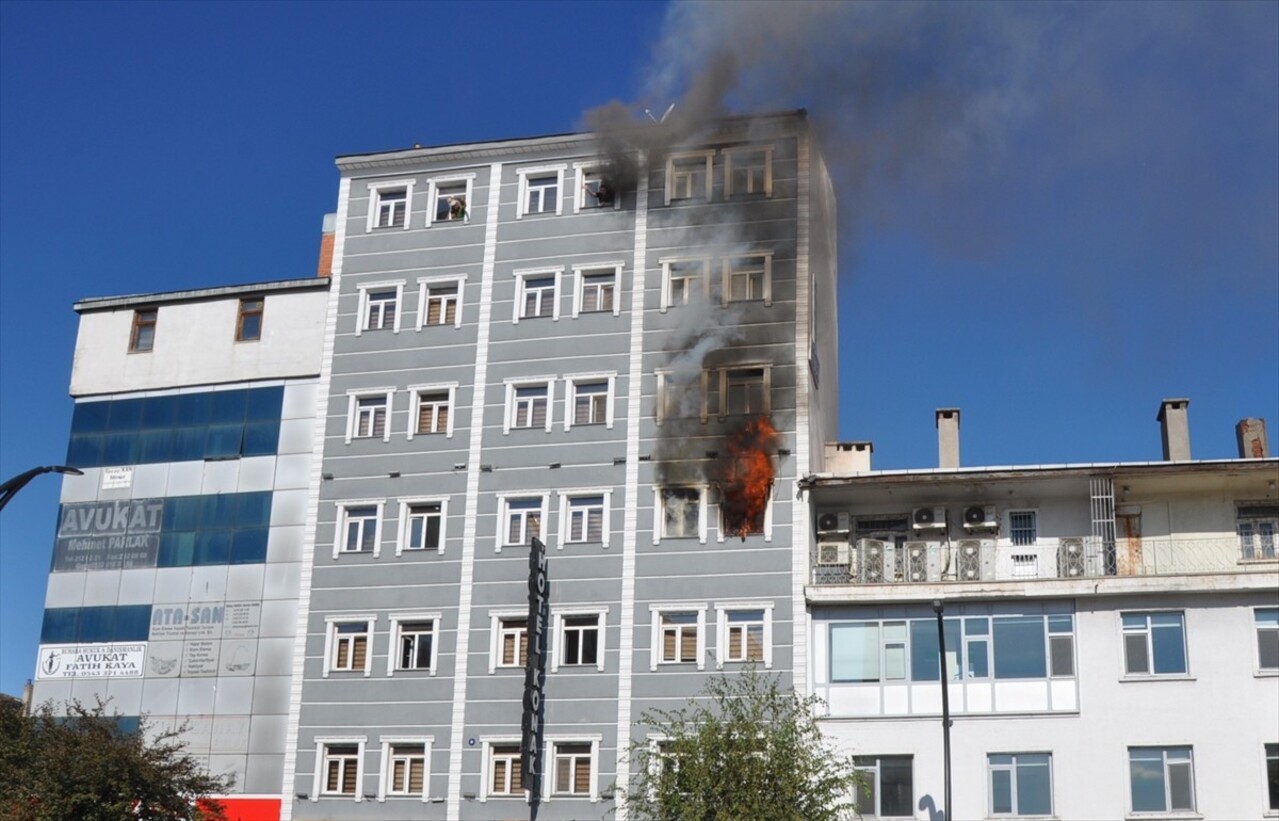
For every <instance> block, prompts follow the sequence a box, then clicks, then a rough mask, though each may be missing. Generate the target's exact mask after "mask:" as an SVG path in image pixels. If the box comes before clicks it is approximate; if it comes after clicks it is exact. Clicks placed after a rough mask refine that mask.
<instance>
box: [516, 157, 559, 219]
mask: <svg viewBox="0 0 1279 821" xmlns="http://www.w3.org/2000/svg"><path fill="white" fill-rule="evenodd" d="M517 173H518V174H519V182H520V185H519V188H520V190H519V197H520V200H519V209H518V210H517V212H516V215H515V216H516V218H517V219H518V218H520V217H525V216H528V215H530V214H558V213H560V211H561V208H562V207H563V206H562V202H561V197H560V191H561V189H562V188H563V185H564V166H562V165H558V166H547V167H544V168H521V169H519V171H518V172H517Z"/></svg>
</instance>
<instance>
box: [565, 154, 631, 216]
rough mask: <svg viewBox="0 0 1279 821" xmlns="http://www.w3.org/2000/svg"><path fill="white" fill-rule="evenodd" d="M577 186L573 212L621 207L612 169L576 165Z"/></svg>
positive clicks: (594, 165)
mask: <svg viewBox="0 0 1279 821" xmlns="http://www.w3.org/2000/svg"><path fill="white" fill-rule="evenodd" d="M574 172H575V173H576V176H577V186H576V192H575V197H574V199H573V211H574V213H578V212H581V211H600V210H616V209H618V208H621V207H622V197H621V193H620V192H619V191H618V188H617V183H616V182H615V176H614V175H613V173H612V169H611V168H610V167H609V166H607V165H602V164H600V163H577V164H576V165H575V166H574Z"/></svg>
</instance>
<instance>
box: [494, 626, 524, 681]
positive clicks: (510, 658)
mask: <svg viewBox="0 0 1279 821" xmlns="http://www.w3.org/2000/svg"><path fill="white" fill-rule="evenodd" d="M491 620H492V625H491V630H492V638H491V641H490V645H489V672H490V673H491V672H493V671H494V670H496V669H497V668H499V667H523V666H524V665H525V664H526V663H527V662H528V616H527V615H517V614H514V613H493V614H491Z"/></svg>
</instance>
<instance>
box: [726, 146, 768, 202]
mask: <svg viewBox="0 0 1279 821" xmlns="http://www.w3.org/2000/svg"><path fill="white" fill-rule="evenodd" d="M724 189H725V190H724V195H725V196H728V197H743V196H751V195H756V196H764V197H771V196H772V195H773V148H772V146H762V147H760V146H743V147H741V148H726V149H724Z"/></svg>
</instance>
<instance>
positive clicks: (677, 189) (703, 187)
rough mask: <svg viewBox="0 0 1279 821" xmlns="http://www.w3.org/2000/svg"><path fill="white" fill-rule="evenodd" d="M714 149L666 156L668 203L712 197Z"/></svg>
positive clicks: (707, 199)
mask: <svg viewBox="0 0 1279 821" xmlns="http://www.w3.org/2000/svg"><path fill="white" fill-rule="evenodd" d="M713 156H714V152H713V151H698V152H695V153H685V154H671V155H670V156H668V157H667V158H666V204H667V205H670V204H671V203H672V202H675V201H676V200H706V201H709V200H710V198H711V159H712V157H713Z"/></svg>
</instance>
